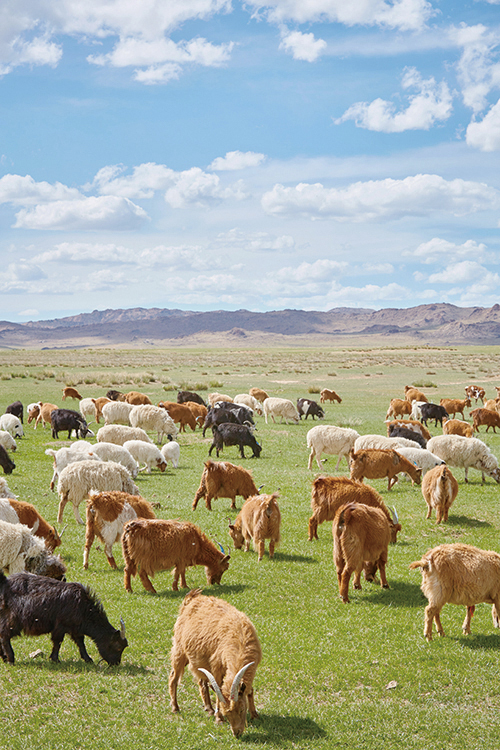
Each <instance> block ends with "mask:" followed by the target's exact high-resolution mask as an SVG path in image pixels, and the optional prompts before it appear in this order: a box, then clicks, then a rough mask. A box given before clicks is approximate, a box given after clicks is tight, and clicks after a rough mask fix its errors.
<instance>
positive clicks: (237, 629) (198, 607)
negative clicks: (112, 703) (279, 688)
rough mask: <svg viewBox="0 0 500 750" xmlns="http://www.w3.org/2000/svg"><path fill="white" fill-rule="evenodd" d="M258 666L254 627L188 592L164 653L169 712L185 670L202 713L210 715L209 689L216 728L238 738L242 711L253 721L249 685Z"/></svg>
mask: <svg viewBox="0 0 500 750" xmlns="http://www.w3.org/2000/svg"><path fill="white" fill-rule="evenodd" d="M261 660H262V649H261V646H260V643H259V639H258V637H257V633H256V631H255V627H254V626H253V624H252V622H251V621H250V620H249V618H248V617H247V616H246V615H245V614H244V613H243V612H240V611H239V610H237V609H236V608H235V607H233V606H232V605H231V604H228V603H227V602H225V601H224V600H222V599H217V598H216V597H215V596H202V594H201V589H196V590H194V591H190V592H189V594H187V595H186V597H185V598H184V601H183V602H182V605H181V608H180V610H179V616H178V618H177V621H176V623H175V626H174V637H173V642H172V650H171V652H170V661H171V665H172V668H171V672H170V678H169V682H168V689H169V693H170V706H171V708H172V711H174V713H177V712H178V711H179V704H178V703H177V684H178V683H179V681H180V679H181V677H182V675H183V673H184V669H185V668H186V666H189V669H190V671H191V673H192V675H193V677H194V679H195V680H196V681H197V682H198V687H199V690H200V695H201V698H202V700H203V705H204V707H205V711H206V712H207V713H208V714H210V715H211V716H212V715H213V714H214V709H213V706H212V703H211V701H210V693H209V683H210V685H211V686H212V687H213V689H214V691H215V693H216V695H217V704H216V711H215V716H216V719H215V721H216V723H218V724H221V723H222V722H223V721H224V719H227V721H228V722H229V725H230V727H231V731H232V733H233V735H234V736H235V737H240V736H241V735H242V734H243V732H244V730H245V726H246V718H247V707H248V709H249V711H250V716H251V717H252V719H255V718H256V717H257V716H258V713H257V710H256V708H255V701H254V692H253V681H254V678H255V672H256V671H257V667H258V666H259V663H260V661H261Z"/></svg>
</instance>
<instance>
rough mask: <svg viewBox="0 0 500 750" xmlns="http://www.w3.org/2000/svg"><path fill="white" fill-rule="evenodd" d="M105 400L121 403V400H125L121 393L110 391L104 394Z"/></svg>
mask: <svg viewBox="0 0 500 750" xmlns="http://www.w3.org/2000/svg"><path fill="white" fill-rule="evenodd" d="M106 398H109V399H110V401H123V399H124V398H125V394H124V393H122V392H121V391H116V390H113V389H111V390H110V391H108V392H107V393H106Z"/></svg>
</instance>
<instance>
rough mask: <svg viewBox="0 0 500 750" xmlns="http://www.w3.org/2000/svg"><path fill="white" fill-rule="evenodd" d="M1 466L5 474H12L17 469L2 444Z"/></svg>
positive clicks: (0, 447) (0, 446) (0, 452)
mask: <svg viewBox="0 0 500 750" xmlns="http://www.w3.org/2000/svg"><path fill="white" fill-rule="evenodd" d="M9 437H10V435H9ZM0 466H1V467H2V469H3V471H4V474H12V472H13V471H14V469H15V468H16V465H15V463H14V461H12V459H11V458H10V456H9V454H8V453H7V451H6V450H5V448H4V447H3V445H1V444H0Z"/></svg>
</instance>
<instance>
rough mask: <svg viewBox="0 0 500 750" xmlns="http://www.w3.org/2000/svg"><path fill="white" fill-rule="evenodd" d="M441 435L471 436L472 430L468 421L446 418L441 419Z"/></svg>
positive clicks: (472, 434)
mask: <svg viewBox="0 0 500 750" xmlns="http://www.w3.org/2000/svg"><path fill="white" fill-rule="evenodd" d="M443 435H461V436H462V437H467V438H471V437H473V436H474V430H473V429H472V425H471V424H469V423H468V422H462V421H461V420H460V419H446V420H443Z"/></svg>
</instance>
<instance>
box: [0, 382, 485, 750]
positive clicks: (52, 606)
mask: <svg viewBox="0 0 500 750" xmlns="http://www.w3.org/2000/svg"><path fill="white" fill-rule="evenodd" d="M497 396H500V389H497ZM66 398H74V399H78V400H79V410H78V411H77V410H74V409H66V408H63V409H61V408H59V407H58V406H57V405H55V404H48V403H44V402H37V403H33V404H30V405H29V406H28V407H27V413H28V414H27V421H28V423H34V428H35V429H36V428H37V427H38V426H39V425H40V424H41V425H42V427H44V426H45V425H46V424H47V425H50V428H51V431H52V437H53V438H54V439H58V437H59V433H60V432H63V431H67V433H68V439H70V438H71V437H72V435H73V433H74V435H75V438H76V440H74V441H73V442H72V443H71V444H70V445H69V446H68V447H64V448H60V449H59V450H53V449H47V450H46V451H45V452H46V454H47V455H49V456H51V458H52V460H53V466H54V473H53V477H52V481H51V488H52V489H54V488H55V487H56V482H57V493H58V495H59V500H60V501H59V509H58V516H57V521H58V522H59V523H60V522H62V519H63V512H64V509H65V506H66V505H67V504H68V503H69V504H70V505H71V506H72V508H73V512H74V516H75V520H76V521H77V523H79V524H85V527H86V529H85V530H86V534H85V548H84V555H83V566H84V568H85V569H86V568H88V566H89V555H90V550H91V548H92V544H93V542H94V540H95V539H96V538H97V539H99V540H100V541H101V542H102V544H103V546H104V551H105V555H106V558H107V560H108V562H109V565H110V566H111V567H112V568H116V567H117V565H116V561H115V559H114V556H113V545H114V544H116V543H118V542H121V545H122V551H123V558H124V561H125V568H124V586H125V589H126V590H127V591H132V578H133V577H134V576H136V575H137V576H139V579H140V581H141V583H142V585H143V586H144V588H145V589H146V590H147V591H150V592H155V588H154V587H153V584H152V582H151V577H153V576H154V574H155V572H157V571H161V570H170V569H173V584H172V587H173V589H174V590H177V589H178V586H179V579H180V585H181V587H182V588H187V583H186V570H187V568H189V567H191V566H195V565H201V566H204V567H205V572H206V577H207V583H208V584H209V585H211V584H213V583H220V581H221V578H222V575H223V574H224V572H225V571H226V570H227V569H228V567H229V560H230V557H229V555H228V554H226V552H225V551H224V549H223V548H222V546H221V545H220V544H216V543H214V542H213V541H211V540H210V539H209V538H208V536H207V535H206V534H204V533H203V531H202V530H201V529H200V528H199V527H198V526H196V525H195V524H193V523H191V522H188V521H179V520H175V521H174V520H165V519H160V518H157V517H156V514H155V508H154V506H153V504H152V503H150V502H148V501H147V500H146V499H144V498H143V497H141V495H140V491H139V488H138V487H137V485H136V484H135V482H134V479H135V478H136V477H137V474H138V472H139V471H146V472H148V473H151V471H152V469H155V470H156V469H158V470H160V471H164V470H165V468H166V467H167V465H168V462H169V461H170V462H171V463H172V466H173V467H177V466H178V464H179V456H180V447H179V442H178V441H177V438H178V435H179V432H184V431H185V430H186V428H187V427H190V428H191V430H193V431H195V429H196V428H199V429H201V430H202V432H203V435H205V433H206V430H207V429H210V430H211V432H212V436H213V440H212V444H211V446H210V448H209V457H208V459H207V460H206V461H205V465H204V468H203V471H202V475H201V480H200V486H199V488H198V490H197V491H196V494H195V497H194V500H193V503H192V508H193V510H195V509H196V507H197V504H198V502H199V500H200V499H204V500H205V505H206V507H207V509H208V510H211V509H212V505H211V503H212V501H213V500H216V499H217V498H220V497H224V498H229V499H230V500H231V508H232V509H236V497H237V496H241V497H242V498H243V500H244V503H243V506H242V509H241V511H240V512H239V513H238V515H237V517H236V519H235V520H234V522H232V521H230V522H229V529H228V531H229V534H230V537H231V539H232V541H233V544H234V547H235V549H241V548H243V547H245V549H246V550H248V549H249V546H250V543H253V546H254V548H255V550H256V551H257V552H258V559H259V561H260V560H261V559H262V557H263V556H264V551H265V543H266V541H268V543H269V557H270V558H272V557H273V555H274V550H275V547H276V545H278V544H279V541H280V526H281V514H280V509H279V505H278V499H279V493H277V492H275V493H273V494H260V491H259V490H260V488H258V487H257V486H256V484H255V482H254V479H253V476H252V473H251V472H250V471H249V470H247V469H245V468H243V467H242V466H237V465H235V464H232V463H229V462H228V461H215V460H212V458H211V455H212V452H213V450H215V451H216V456H217V458H219V454H220V452H221V451H223V449H224V447H225V446H237V448H238V450H239V452H240V455H241V457H242V458H244V457H245V453H244V450H245V448H250V449H251V451H252V456H253V457H255V458H259V456H260V455H261V451H262V446H261V445H260V444H259V443H258V442H257V440H256V438H255V436H254V430H255V415H256V414H257V415H260V416H263V417H264V419H265V422H266V423H268V421H269V419H271V420H272V421H273V422H274V421H276V420H277V419H279V420H280V421H281V422H287V423H288V422H292V423H293V422H295V423H298V422H299V420H300V419H302V417H304V419H306V420H307V418H308V417H311V418H312V420H313V421H314V420H315V419H316V418H317V419H318V423H317V424H315V425H313V426H312V427H311V429H310V430H309V431H308V433H307V447H308V449H309V451H310V454H309V461H308V467H309V469H312V463H313V461H314V460H316V463H317V465H318V467H319V469H320V471H323V459H322V456H323V455H324V454H327V455H332V456H336V457H337V464H336V466H335V469H334V472H336V471H337V469H338V467H339V465H340V463H341V461H342V459H343V458H345V460H346V462H347V463H348V466H349V471H350V478H347V477H336V476H326V475H321V476H317V477H316V478H315V479H314V480H313V482H312V492H311V508H312V515H311V517H310V519H309V529H308V535H309V539H310V540H311V541H312V540H314V539H317V538H318V526H319V525H320V524H322V523H324V522H325V521H332V523H333V555H334V562H335V566H336V570H337V577H338V586H339V594H340V597H341V599H342V601H344V602H346V603H347V602H349V594H348V590H349V584H350V580H351V578H353V585H354V588H361V583H360V582H361V575H362V574H363V575H364V577H365V579H366V580H369V581H375V580H377V579H376V576H377V574H378V575H379V577H380V584H381V586H382V587H384V588H388V582H387V578H386V572H385V568H386V563H387V558H388V548H389V545H390V544H393V543H395V542H396V540H397V535H398V532H399V531H400V530H401V524H400V523H399V519H398V516H397V513H396V511H395V509H389V508H388V507H387V505H386V504H385V502H384V500H383V498H382V496H381V495H380V494H379V493H378V492H377V491H376V490H375V489H374V488H372V487H370V486H369V485H368V484H365V482H364V479H365V478H367V479H381V478H387V482H388V487H387V489H388V491H390V490H391V488H392V487H393V486H394V484H395V483H396V482H397V481H398V478H399V476H400V475H403V476H405V477H407V478H409V479H410V480H411V481H412V482H413V483H414V484H417V485H421V490H422V495H423V498H424V500H425V503H426V505H427V515H426V518H430V516H431V513H432V512H433V511H434V512H435V514H436V523H445V522H446V521H447V520H448V513H449V509H450V507H451V505H452V503H453V501H454V500H455V498H456V496H457V493H458V482H457V480H456V478H455V476H454V475H453V473H452V468H454V467H457V468H463V469H464V470H465V481H466V482H467V481H468V470H469V469H470V468H473V469H476V470H479V471H480V472H481V474H482V480H483V482H484V481H485V476H486V475H487V476H490V477H492V478H493V479H495V481H496V482H500V470H499V467H498V461H497V459H496V457H495V456H494V454H493V453H492V452H491V451H490V449H489V448H488V447H487V446H486V444H485V443H484V442H483V441H482V440H480V439H479V438H477V437H474V434H475V433H476V432H478V431H479V427H480V426H481V425H485V426H486V430H489V429H490V427H491V428H493V430H494V431H495V430H496V427H497V426H499V427H500V421H499V420H500V413H499V412H500V398H498V397H497V399H490V400H489V401H486V402H485V401H484V399H485V392H484V390H483V389H481V388H478V387H477V386H468V387H467V388H466V394H465V398H464V399H460V400H459V399H442V400H441V402H440V403H439V404H433V403H429V401H428V399H427V397H426V396H425V395H424V394H423V393H421V392H420V391H419V390H418V389H416V388H414V387H410V386H406V387H405V394H404V397H403V398H394V399H392V400H391V402H390V405H389V409H388V412H387V415H386V420H385V421H386V424H387V435H386V436H385V435H375V434H373V435H360V434H359V433H358V432H357V431H356V430H354V429H352V428H346V427H338V426H335V425H327V424H322V423H321V422H322V420H323V419H324V416H325V414H324V408H323V406H322V405H321V404H324V403H325V402H327V401H330V402H332V401H337V402H339V403H340V402H341V398H340V397H339V396H338V394H337V393H335V391H332V390H329V389H326V388H325V389H323V390H322V391H321V394H320V403H319V404H318V403H317V402H316V401H314V400H312V399H310V398H301V399H298V400H297V403H296V404H294V403H293V402H292V401H290V400H289V399H285V398H277V397H269V395H268V394H267V393H266V392H265V391H262V390H261V389H258V388H252V389H251V390H250V392H249V393H248V394H246V393H243V394H238V396H235V397H234V398H232V397H230V396H227V395H225V394H220V393H213V394H210V395H209V397H208V405H207V404H206V403H205V402H204V400H203V399H202V398H201V397H200V396H199V395H198V394H196V393H193V392H187V391H180V392H179V393H178V397H177V402H170V401H160V403H159V404H158V406H155V405H153V404H152V403H151V401H150V399H149V398H148V396H146V395H145V394H141V393H139V392H136V391H131V392H129V393H127V394H122V393H119V392H118V391H108V393H107V394H106V396H105V397H100V398H97V399H94V398H85V399H84V398H82V397H81V395H80V394H79V393H78V391H76V389H74V388H71V387H67V388H65V389H64V391H63V399H66ZM472 400H475V402H476V404H477V402H478V401H481V403H482V406H481V407H479V408H474V409H472ZM466 408H469V409H471V411H470V415H471V417H472V419H473V423H472V425H471V424H469V423H468V422H466V421H465V419H464V410H465V409H466ZM497 408H498V411H497ZM457 414H460V415H461V417H462V419H461V420H459V419H456V415H457ZM23 417H24V407H23V405H22V404H21V402H15V403H14V404H11V405H10V406H9V407H8V408H7V409H6V413H5V414H4V415H3V416H2V417H0V465H1V466H2V467H3V470H4V473H5V474H10V473H12V471H13V470H14V469H15V464H14V461H13V460H12V457H11V455H10V454H11V453H12V451H13V450H15V445H16V444H15V439H16V438H18V437H21V436H22V435H23V431H24V427H23V422H24V418H23ZM101 419H102V420H103V422H104V424H103V426H100V427H99V428H98V430H97V434H96V436H95V437H96V440H97V442H96V443H90V442H89V441H88V440H86V439H85V438H88V437H89V436H90V437H92V436H94V433H93V432H92V430H91V429H90V427H89V423H92V422H96V424H97V425H99V424H100V422H101ZM429 420H434V423H435V426H436V427H437V424H438V422H439V423H440V424H441V426H442V428H443V435H439V436H435V437H431V435H430V433H429V431H428V421H429ZM148 433H149V434H148ZM151 433H152V434H153V436H154V439H155V441H154V440H153V439H152V438H151V437H150V434H151ZM82 503H83V504H84V505H85V520H83V519H82V518H81V516H80V512H79V508H80V506H81V505H82ZM61 536H62V532H61V534H59V533H58V531H57V530H56V528H55V527H54V526H51V525H50V524H49V523H47V521H46V520H45V519H44V518H43V517H42V516H41V515H40V513H39V512H38V511H37V509H36V508H35V507H34V506H33V505H32V504H30V503H27V502H23V501H21V500H19V499H17V498H16V497H15V496H14V495H13V493H12V492H11V491H10V489H9V487H8V484H7V481H6V480H5V478H0V656H1V657H2V659H3V660H4V661H6V662H11V663H13V662H14V652H13V650H12V645H11V639H12V638H13V637H16V636H18V635H20V634H22V633H24V634H26V635H40V634H43V633H50V635H51V638H52V644H53V648H52V652H51V654H50V658H51V659H52V660H53V661H58V655H59V649H60V646H61V643H62V640H63V638H64V636H65V634H68V635H69V636H70V637H71V638H72V639H73V641H74V642H75V643H76V645H77V647H78V649H79V652H80V655H81V657H82V659H84V660H85V661H90V660H91V659H90V656H89V655H88V653H87V651H86V648H85V644H84V636H87V637H90V638H91V639H92V640H93V641H94V642H95V644H96V647H97V649H98V651H99V654H100V655H101V657H102V658H103V659H104V660H105V661H107V662H108V663H109V664H118V663H119V662H120V660H121V655H122V652H123V650H124V648H125V647H126V646H127V639H126V636H125V628H124V624H123V622H122V623H121V627H120V629H115V628H114V627H113V626H112V625H111V624H110V623H109V621H108V619H107V616H106V614H105V612H104V609H103V607H102V605H101V604H100V602H99V601H98V599H97V597H96V596H95V595H94V594H93V593H92V592H90V591H89V590H88V589H87V588H86V587H84V586H83V585H81V584H79V583H69V582H67V581H66V579H65V573H66V566H65V564H64V562H63V560H62V559H61V557H60V556H59V555H55V554H54V553H55V550H56V549H57V547H59V546H60V545H61ZM410 567H411V568H412V569H414V568H420V569H421V571H422V591H423V592H424V594H425V596H426V597H427V599H428V600H429V604H428V606H427V607H426V610H425V629H424V634H425V637H426V638H427V640H431V638H432V627H433V623H435V625H436V629H437V631H438V633H439V634H440V635H443V634H444V632H443V628H442V625H441V621H440V612H441V609H442V607H443V606H444V604H445V603H447V602H451V603H454V604H459V605H463V606H465V607H466V612H467V614H466V618H465V621H464V625H463V631H464V633H470V621H471V617H472V614H473V612H474V607H475V605H476V604H478V603H480V602H489V603H491V604H492V605H493V607H492V616H493V624H494V625H495V627H499V626H500V555H499V554H497V553H495V552H491V551H484V550H480V549H478V548H476V547H472V546H470V545H465V544H443V545H440V546H438V547H436V548H434V549H433V550H430V551H429V552H427V553H426V554H425V555H424V556H423V557H422V559H421V560H418V561H415V562H414V563H412V565H411V566H410ZM261 658H262V652H261V647H260V643H259V639H258V636H257V633H256V631H255V628H254V626H253V624H252V623H251V621H250V620H249V619H248V617H247V616H246V615H245V614H244V613H243V612H240V611H238V610H237V609H235V608H234V607H232V606H231V605H229V604H228V603H227V602H225V601H223V600H221V599H218V598H216V597H211V596H203V595H202V594H201V591H199V590H196V591H191V592H190V593H189V594H188V595H187V596H186V597H185V599H184V601H183V604H182V606H181V609H180V613H179V616H178V619H177V622H176V625H175V628H174V639H173V646H172V651H171V674H170V681H169V691H170V698H171V708H172V710H173V711H178V710H179V706H178V703H177V683H178V681H179V679H180V677H181V676H182V673H183V671H184V669H185V667H186V666H188V665H189V668H190V670H191V672H192V673H193V675H194V676H195V679H196V680H197V681H198V685H199V690H200V695H201V697H202V700H203V704H204V706H205V709H206V710H207V711H208V712H209V713H210V714H214V713H215V716H216V721H223V720H224V718H225V719H226V720H227V721H228V722H229V724H230V727H231V730H232V732H233V734H234V735H235V736H236V737H239V736H240V735H241V734H242V732H243V731H244V728H245V724H246V714H247V710H249V711H250V714H251V716H252V717H255V716H257V711H256V708H255V702H254V697H253V679H254V676H255V672H256V669H257V666H258V664H259V662H260V660H261ZM209 686H210V687H211V688H212V689H213V690H214V692H215V694H216V708H215V710H214V708H213V706H212V703H211V699H210V691H209Z"/></svg>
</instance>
